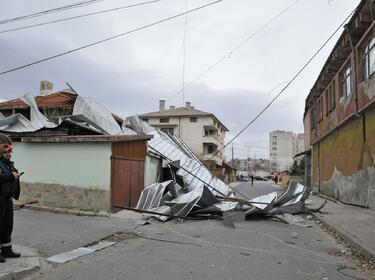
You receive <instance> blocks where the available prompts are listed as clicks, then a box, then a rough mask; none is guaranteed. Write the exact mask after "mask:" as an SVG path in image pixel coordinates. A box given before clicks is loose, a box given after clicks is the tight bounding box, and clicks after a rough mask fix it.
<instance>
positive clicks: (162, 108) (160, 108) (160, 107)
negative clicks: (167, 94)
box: [159, 100, 165, 112]
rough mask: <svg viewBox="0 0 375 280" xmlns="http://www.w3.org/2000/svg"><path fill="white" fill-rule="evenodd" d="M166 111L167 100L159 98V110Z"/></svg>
mask: <svg viewBox="0 0 375 280" xmlns="http://www.w3.org/2000/svg"><path fill="white" fill-rule="evenodd" d="M164 111H165V100H159V112H164Z"/></svg>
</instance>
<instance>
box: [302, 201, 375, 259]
mask: <svg viewBox="0 0 375 280" xmlns="http://www.w3.org/2000/svg"><path fill="white" fill-rule="evenodd" d="M324 201H325V199H324V198H321V197H319V196H317V195H312V196H310V197H309V199H308V202H309V205H307V206H308V207H311V208H315V207H318V206H319V205H321V204H322V203H323V202H324ZM314 216H315V218H316V219H318V220H319V221H321V222H322V223H323V224H324V225H325V226H327V227H328V228H330V229H331V230H333V231H335V232H336V234H337V235H339V236H340V237H341V238H343V239H344V240H346V241H347V242H348V243H349V244H350V245H351V246H352V248H353V249H354V250H356V251H358V252H359V253H360V254H361V255H363V256H365V257H366V258H368V259H370V260H372V261H375V211H374V210H371V209H365V208H361V207H356V206H351V205H346V204H343V203H340V202H336V203H335V202H333V201H330V200H327V204H326V206H325V207H324V208H323V209H322V210H321V213H314Z"/></svg>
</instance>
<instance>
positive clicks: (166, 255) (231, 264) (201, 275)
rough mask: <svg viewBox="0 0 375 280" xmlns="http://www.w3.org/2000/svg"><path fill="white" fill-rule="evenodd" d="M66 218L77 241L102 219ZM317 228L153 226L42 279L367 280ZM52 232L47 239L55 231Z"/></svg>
mask: <svg viewBox="0 0 375 280" xmlns="http://www.w3.org/2000/svg"><path fill="white" fill-rule="evenodd" d="M238 188H239V190H240V191H241V192H242V193H244V194H245V195H246V196H248V197H249V198H252V197H254V196H257V195H261V194H267V193H269V192H270V191H279V190H280V189H279V188H278V187H277V186H276V185H274V184H272V183H268V182H256V183H255V185H254V187H250V184H248V183H244V184H241V185H239V186H238ZM19 214H22V215H23V214H24V213H23V212H22V211H21V212H19V213H18V214H17V215H18V217H17V218H19V216H20V215H19ZM30 215H31V214H30ZM46 215H47V214H46ZM58 216H60V215H58ZM62 217H64V219H65V217H66V216H65V215H62ZM66 218H67V221H65V222H66V225H65V226H66V227H67V228H66V231H67V232H70V233H72V234H73V237H72V239H74V238H79V235H80V234H90V231H91V230H95V228H96V227H95V226H94V225H95V223H96V222H97V219H94V220H93V218H90V217H88V218H84V219H87V220H89V221H90V222H89V224H90V225H91V226H92V227H91V228H85V226H84V225H82V226H77V225H78V224H79V222H72V223H71V224H69V219H70V218H72V217H71V216H69V217H66ZM77 218H78V217H77ZM79 218H80V217H79ZM29 219H30V220H32V219H33V218H32V217H29ZM101 219H102V218H100V219H99V221H100V220H101ZM104 219H105V218H104ZM80 221H82V220H80ZM108 221H110V222H108V223H109V224H111V225H110V226H109V225H107V226H108V230H109V229H115V228H116V227H117V226H119V225H118V224H117V222H118V221H117V220H116V222H115V224H117V225H114V224H112V223H113V222H112V218H108ZM38 222H42V219H39V220H36V221H35V223H36V224H37V223H38ZM18 223H19V221H18ZM100 223H101V226H100V227H98V228H101V229H102V230H103V229H106V225H105V224H106V223H105V222H103V221H102V222H100ZM56 224H58V222H56ZM311 224H312V227H300V226H294V225H287V224H284V223H280V222H276V221H273V220H270V219H269V220H263V219H257V220H251V221H246V222H244V223H238V224H237V225H236V228H230V227H227V226H225V225H224V224H223V223H222V222H221V221H220V220H201V221H184V222H182V223H179V222H177V221H170V222H168V223H164V224H153V225H148V226H143V227H139V228H137V229H136V230H135V233H136V234H137V235H139V236H141V237H137V236H133V238H130V239H127V240H124V241H122V242H119V243H118V244H116V245H114V246H112V247H109V248H107V249H105V250H102V251H99V252H96V253H93V254H90V255H87V256H84V257H81V258H78V259H76V260H73V261H71V262H69V263H66V264H62V265H58V266H54V267H50V268H49V269H47V271H45V272H43V273H42V274H40V275H37V276H35V279H52V280H53V279H82V280H85V279H87V280H88V279H90V280H91V279H137V280H142V279H206V280H208V279H215V280H220V279H278V280H284V279H285V280H286V279H325V280H326V279H330V280H331V279H353V277H356V278H355V279H368V278H366V275H363V274H362V273H361V272H360V271H359V269H358V268H356V267H355V266H354V265H353V264H351V263H349V262H347V261H346V260H345V259H341V258H337V257H334V256H331V255H329V254H328V251H329V250H332V249H334V250H340V249H343V247H341V245H338V244H337V243H336V242H335V240H334V239H333V238H332V237H331V236H330V235H329V234H327V233H325V232H323V231H322V230H321V229H320V228H319V227H317V226H316V225H315V224H314V223H313V222H311ZM57 226H58V225H57ZM75 226H77V227H76V228H75ZM19 227H20V225H18V229H17V230H20V228H19ZM69 227H72V228H69ZM120 227H121V226H120ZM46 230H47V232H45V233H44V234H46V235H47V236H48V235H49V234H51V233H53V232H54V231H51V232H48V229H46ZM81 230H83V232H82V233H81ZM103 231H105V230H103ZM59 234H61V233H59ZM91 234H93V233H91ZM98 235H99V234H98ZM18 236H19V235H18ZM33 237H34V235H31V236H30V239H31V238H33ZM93 237H94V236H93ZM37 240H40V239H37ZM47 240H49V237H48V238H46V241H47ZM28 242H31V241H28ZM48 242H49V241H48ZM72 242H73V241H72ZM35 244H39V243H35ZM50 246H53V244H51V245H50ZM48 247H49V246H48Z"/></svg>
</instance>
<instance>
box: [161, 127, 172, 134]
mask: <svg viewBox="0 0 375 280" xmlns="http://www.w3.org/2000/svg"><path fill="white" fill-rule="evenodd" d="M160 130H161V131H162V132H164V133H167V134H170V135H173V133H174V129H173V128H169V127H168V128H167V127H163V128H161V129H160Z"/></svg>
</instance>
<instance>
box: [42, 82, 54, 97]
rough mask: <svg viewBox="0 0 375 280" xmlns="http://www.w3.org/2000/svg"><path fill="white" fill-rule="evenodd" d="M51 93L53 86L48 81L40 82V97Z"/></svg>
mask: <svg viewBox="0 0 375 280" xmlns="http://www.w3.org/2000/svg"><path fill="white" fill-rule="evenodd" d="M52 92H53V84H52V83H51V82H49V81H41V82H40V95H48V94H50V93H52Z"/></svg>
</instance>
